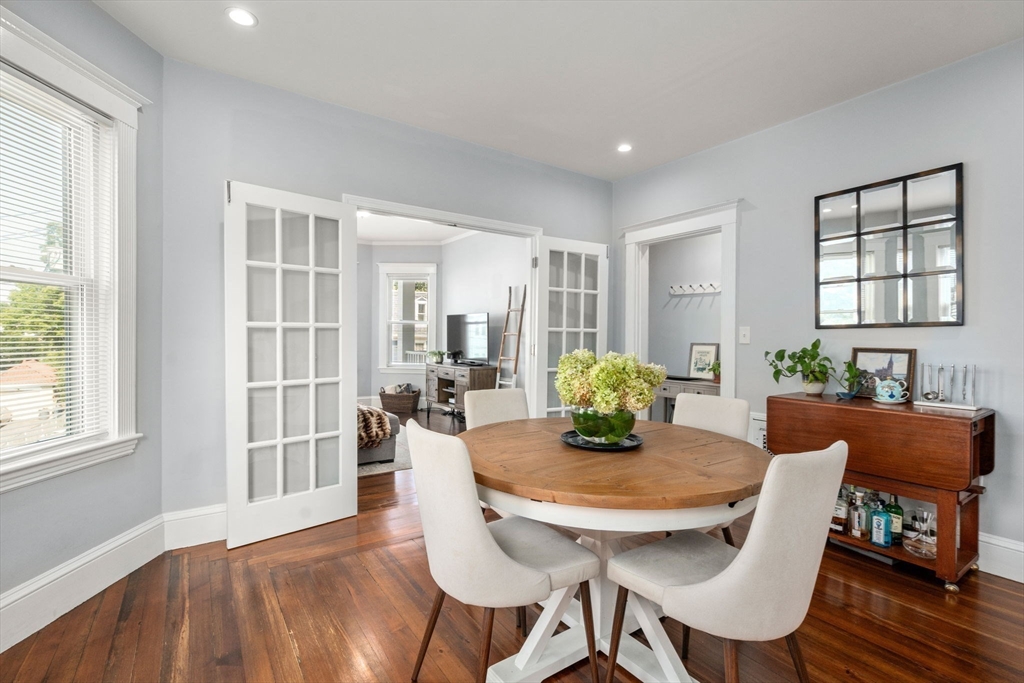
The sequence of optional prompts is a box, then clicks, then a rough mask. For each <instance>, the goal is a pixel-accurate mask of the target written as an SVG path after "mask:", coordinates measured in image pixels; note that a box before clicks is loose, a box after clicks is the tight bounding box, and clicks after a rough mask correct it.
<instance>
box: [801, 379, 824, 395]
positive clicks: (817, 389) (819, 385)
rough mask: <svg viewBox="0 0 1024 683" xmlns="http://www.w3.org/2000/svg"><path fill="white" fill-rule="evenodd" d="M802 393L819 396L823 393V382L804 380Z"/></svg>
mask: <svg viewBox="0 0 1024 683" xmlns="http://www.w3.org/2000/svg"><path fill="white" fill-rule="evenodd" d="M804 393H805V394H807V395H808V396H820V395H822V394H823V393H825V383H824V382H804Z"/></svg>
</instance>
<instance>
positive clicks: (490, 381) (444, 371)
mask: <svg viewBox="0 0 1024 683" xmlns="http://www.w3.org/2000/svg"><path fill="white" fill-rule="evenodd" d="M497 380H498V368H496V367H495V366H493V365H438V364H436V363H427V381H426V384H427V391H426V395H425V396H424V398H425V399H426V401H427V422H429V421H430V409H431V407H432V404H434V403H436V404H438V405H440V406H443V407H445V408H454V409H455V410H465V409H466V398H465V397H466V392H467V391H473V390H475V389H493V388H494V385H495V383H496V382H497ZM452 399H454V400H452Z"/></svg>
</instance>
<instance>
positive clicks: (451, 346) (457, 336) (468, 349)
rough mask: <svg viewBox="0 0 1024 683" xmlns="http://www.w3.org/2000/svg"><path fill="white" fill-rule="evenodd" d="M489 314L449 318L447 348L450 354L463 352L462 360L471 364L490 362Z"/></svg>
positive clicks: (465, 314) (450, 316) (462, 315)
mask: <svg viewBox="0 0 1024 683" xmlns="http://www.w3.org/2000/svg"><path fill="white" fill-rule="evenodd" d="M489 318H490V315H489V314H487V313H461V314H459V315H449V316H448V341H447V342H446V343H445V346H447V347H448V351H449V353H451V352H454V351H461V352H462V355H461V356H460V360H461V361H464V362H468V363H471V364H476V363H482V364H487V363H488V362H490V357H489V355H488V353H487V349H488V345H487V342H488V336H487V331H488V323H489Z"/></svg>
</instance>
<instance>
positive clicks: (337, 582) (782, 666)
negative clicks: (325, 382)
mask: <svg viewBox="0 0 1024 683" xmlns="http://www.w3.org/2000/svg"><path fill="white" fill-rule="evenodd" d="M435 417H439V416H435ZM432 421H436V422H438V423H439V424H438V425H437V427H438V428H445V429H447V428H448V426H449V424H448V420H447V419H442V420H433V419H432ZM746 527H747V523H746V520H740V521H738V522H737V524H736V525H734V534H735V536H736V540H737V543H738V544H740V545H742V539H743V537H744V535H745V531H746ZM639 540H642V539H639ZM637 542H639V541H637ZM961 589H962V590H961V593H960V594H959V595H949V594H946V593H945V592H944V591H943V590H942V583H941V582H939V581H936V580H935V579H934V578H933V577H928V576H927V575H926V574H924V573H921V572H919V571H917V570H915V569H914V568H903V567H897V568H895V569H893V568H889V567H886V566H885V565H882V564H880V563H877V562H875V561H873V560H871V559H869V558H865V557H862V556H860V555H858V554H856V553H854V552H852V551H849V550H846V549H843V548H838V547H835V546H829V547H828V549H827V550H826V552H825V558H824V561H823V562H822V567H821V572H820V575H819V577H818V581H817V585H816V588H815V593H814V599H813V601H812V603H811V608H810V613H809V614H808V617H807V620H806V621H805V622H804V624H803V626H802V627H801V628H800V630H799V631H798V634H799V637H800V642H801V645H802V647H803V652H804V656H805V658H806V660H807V667H808V670H809V672H810V676H811V679H812V680H814V681H854V682H857V681H883V680H884V681H978V682H986V683H987V682H990V681H991V682H995V681H1018V682H1019V681H1021V680H1024V587H1022V586H1021V585H1020V584H1017V583H1013V582H1011V581H1007V580H1004V579H1000V578H998V577H994V576H992V575H989V574H984V573H972V574H970V575H968V576H967V577H965V578H964V580H963V581H962V582H961ZM434 590H435V585H434V582H433V581H432V580H431V578H430V573H429V570H428V567H427V560H426V554H425V551H424V546H423V539H422V535H421V533H420V525H419V517H418V512H417V507H416V496H415V490H414V487H413V480H412V473H411V472H410V471H404V472H395V473H387V474H380V475H374V476H371V477H364V478H362V479H360V480H359V515H358V516H357V517H355V518H352V519H346V520H341V521H338V522H334V523H332V524H326V525H323V526H320V527H317V528H314V529H309V530H306V531H302V532H298V533H294V534H290V535H288V536H283V537H280V538H275V539H271V540H269V541H264V542H262V543H256V544H253V545H251V546H247V547H244V548H239V549H236V550H232V551H230V552H229V551H227V550H226V549H225V546H224V543H222V542H221V543H210V544H207V545H202V546H196V547H193V548H185V549H182V550H177V551H173V552H169V553H165V554H164V555H162V556H160V557H158V558H156V559H155V560H153V561H152V562H150V563H148V564H147V565H145V566H144V567H142V568H140V569H139V570H138V571H136V572H133V573H132V574H131V575H130V576H128V577H125V578H124V579H122V580H121V581H118V582H117V583H116V584H114V585H113V586H110V587H109V588H107V589H106V590H105V591H103V592H102V593H100V594H99V595H97V596H95V597H93V598H91V599H89V600H87V601H86V602H85V603H83V604H81V605H79V606H78V607H76V608H75V609H73V610H72V611H71V612H69V613H68V614H65V615H64V616H62V617H61V618H59V619H58V620H56V621H55V622H53V623H52V624H50V625H49V626H47V627H46V628H44V629H43V630H42V631H40V632H38V633H36V634H34V635H33V636H30V637H29V638H27V639H25V640H24V641H22V642H20V643H18V644H16V645H14V646H13V647H11V648H10V649H8V650H7V651H6V652H4V653H2V654H0V683H35V682H39V681H81V682H84V683H93V682H95V681H125V682H127V681H137V682H139V683H155V682H157V681H175V682H176V681H182V682H188V683H204V682H206V681H210V682H214V683H216V682H223V683H227V682H230V681H240V682H241V681H247V682H249V683H269V682H271V681H287V682H291V681H341V682H348V681H386V682H391V681H395V682H398V681H407V680H408V679H409V674H410V672H411V670H412V666H413V663H414V661H415V656H416V651H417V647H418V644H419V639H420V636H421V634H422V632H423V628H424V625H425V623H426V619H427V614H428V611H429V609H430V606H431V601H432V599H433V595H434ZM482 613H483V610H482V609H479V608H476V607H466V606H464V605H461V604H460V603H458V602H457V601H455V600H447V601H446V602H445V606H444V609H443V611H442V615H441V618H440V619H439V621H438V625H437V630H436V631H435V634H434V639H433V641H432V642H431V646H430V651H429V653H428V655H427V658H426V661H425V663H424V666H423V671H422V673H421V675H420V680H421V681H423V682H424V683H434V682H436V681H452V682H462V681H470V680H472V679H473V675H474V671H475V667H476V661H477V644H478V637H479V629H480V621H481V618H482ZM536 615H537V612H536V610H531V612H530V621H531V623H532V622H533V621H534V620H535V619H536ZM667 628H668V631H669V634H670V637H671V638H672V640H673V642H675V643H676V644H677V645H678V644H679V642H680V638H681V629H680V627H679V625H678V624H676V623H675V622H672V621H669V622H667ZM521 643H522V640H521V638H520V637H519V635H518V633H517V630H516V628H515V613H514V611H513V610H498V611H497V613H496V617H495V624H494V644H493V650H492V656H491V657H492V658H491V661H492V663H493V662H495V661H498V660H499V659H502V658H504V657H507V656H509V655H511V654H513V653H514V652H515V651H516V650H518V648H519V647H520V645H521ZM739 654H740V676H741V680H743V681H751V682H754V681H756V682H758V683H769V682H773V681H795V680H796V674H795V671H794V669H793V665H792V662H791V661H790V658H789V653H788V651H787V649H786V645H785V642H784V641H781V640H780V641H777V642H768V643H758V644H752V643H743V644H741V645H740V647H739ZM605 662H606V660H605V659H604V656H603V655H601V662H600V665H601V671H602V675H603V672H604V665H605ZM686 664H687V667H688V669H689V670H690V671H691V673H692V674H693V675H694V676H695V677H696V678H697V679H698V680H700V681H702V682H704V683H714V682H716V681H721V680H723V679H724V667H723V660H722V643H721V641H720V640H718V639H716V638H714V637H711V636H709V635H707V634H704V633H699V632H696V631H694V632H693V634H692V637H691V640H690V656H689V659H688V661H687V662H686ZM617 677H618V680H622V681H632V680H634V679H633V678H632V677H631V676H629V675H628V674H627V673H625V672H624V671H623V670H622V669H619V671H618V673H617ZM552 680H555V681H560V682H566V683H570V682H571V683H575V682H577V681H578V682H580V683H582V682H584V681H587V680H589V677H588V670H587V667H586V665H585V663H581V664H579V665H577V666H576V667H575V668H573V669H571V670H568V671H565V672H562V673H561V674H559V675H558V676H557V677H555V678H554V679H552Z"/></svg>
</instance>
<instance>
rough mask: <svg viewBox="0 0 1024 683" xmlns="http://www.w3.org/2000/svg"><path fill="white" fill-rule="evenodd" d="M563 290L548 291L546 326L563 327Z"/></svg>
mask: <svg viewBox="0 0 1024 683" xmlns="http://www.w3.org/2000/svg"><path fill="white" fill-rule="evenodd" d="M564 308H565V292H562V291H558V290H551V291H550V292H548V327H564V324H563V323H564V320H565V317H564V315H563V311H564Z"/></svg>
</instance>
